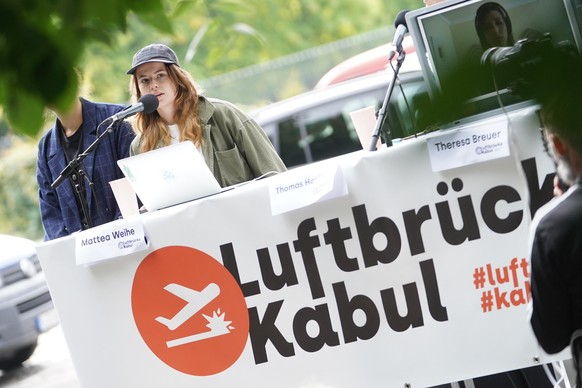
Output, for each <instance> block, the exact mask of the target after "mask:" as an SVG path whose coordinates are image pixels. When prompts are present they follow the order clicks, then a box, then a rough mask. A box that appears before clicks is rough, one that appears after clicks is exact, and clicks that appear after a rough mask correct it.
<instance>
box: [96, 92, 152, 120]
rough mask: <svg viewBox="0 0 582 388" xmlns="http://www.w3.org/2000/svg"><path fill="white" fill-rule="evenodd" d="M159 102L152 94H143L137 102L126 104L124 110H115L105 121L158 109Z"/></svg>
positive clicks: (148, 112) (121, 118)
mask: <svg viewBox="0 0 582 388" xmlns="http://www.w3.org/2000/svg"><path fill="white" fill-rule="evenodd" d="M158 105H160V102H159V101H158V98H157V97H156V96H155V95H153V94H144V95H143V96H141V98H140V99H139V100H138V101H137V103H135V104H133V105H130V106H128V107H127V108H125V109H124V110H122V111H120V112H117V113H116V114H114V115H113V116H111V117H109V118H108V119H107V120H106V121H109V120H111V121H112V122H116V121H120V120H123V119H124V118H126V117H129V116H133V115H134V114H136V113H138V112H144V113H145V114H150V113H152V112H153V111H155V110H156V109H158Z"/></svg>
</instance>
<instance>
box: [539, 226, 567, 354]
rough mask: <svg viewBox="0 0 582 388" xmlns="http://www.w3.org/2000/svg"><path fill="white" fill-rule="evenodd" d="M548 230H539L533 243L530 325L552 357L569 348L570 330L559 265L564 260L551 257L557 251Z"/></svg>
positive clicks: (563, 282)
mask: <svg viewBox="0 0 582 388" xmlns="http://www.w3.org/2000/svg"><path fill="white" fill-rule="evenodd" d="M558 228H559V226H558ZM548 229H550V231H551V229H555V227H545V228H544V227H542V228H538V230H537V232H536V235H535V237H534V241H533V244H532V251H531V294H532V302H533V312H532V317H531V325H532V328H533V331H534V334H535V336H536V338H537V340H538V342H539V344H540V346H541V347H542V349H544V351H546V352H547V353H549V354H553V353H558V352H560V351H561V350H563V349H564V348H565V347H566V346H568V344H569V341H570V333H571V328H570V312H569V301H568V290H567V282H566V280H565V279H564V278H563V276H562V274H561V272H560V270H559V266H558V263H559V262H561V261H562V260H561V259H563V258H561V257H556V256H555V255H553V254H552V252H554V253H557V252H558V251H559V250H558V251H556V250H555V246H554V244H553V240H554V238H553V237H552V236H551V233H548ZM550 245H551V246H550Z"/></svg>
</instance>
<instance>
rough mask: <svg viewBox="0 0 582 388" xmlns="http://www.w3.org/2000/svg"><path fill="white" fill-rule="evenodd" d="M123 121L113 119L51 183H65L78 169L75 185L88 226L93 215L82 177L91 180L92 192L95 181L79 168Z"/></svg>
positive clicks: (53, 184)
mask: <svg viewBox="0 0 582 388" xmlns="http://www.w3.org/2000/svg"><path fill="white" fill-rule="evenodd" d="M107 120H108V119H106V120H105V121H103V122H102V123H101V124H99V125H98V126H97V128H99V127H100V126H101V125H102V124H103V123H104V122H106V121H107ZM122 121H123V119H121V120H112V121H111V123H110V124H109V126H108V127H107V128H106V129H105V131H103V133H101V134H100V135H99V136H98V137H97V139H95V141H94V142H93V143H91V145H89V147H87V149H86V150H85V151H83V152H81V153H80V154H78V155H77V157H76V158H75V159H73V160H71V161H70V162H69V164H68V165H67V166H66V167H65V168H64V169H63V171H61V173H60V174H59V176H58V177H57V179H55V181H54V182H53V183H52V184H51V188H52V189H53V190H54V189H56V188H57V187H58V186H59V185H60V184H61V183H63V182H64V181H65V179H66V178H68V177H70V176H71V175H73V173H75V171H76V170H78V173H79V177H78V179H77V181H76V182H75V184H74V185H75V191H76V192H77V193H78V194H79V201H80V203H81V211H82V212H83V216H84V217H85V220H86V221H87V228H92V227H93V222H92V220H91V216H90V214H89V208H88V205H87V199H86V196H85V184H84V179H82V178H86V179H87V181H88V182H89V187H90V188H91V192H93V182H91V181H90V180H89V178H88V177H87V175H86V174H85V172H84V171H83V169H82V168H79V169H78V167H79V166H81V165H82V163H83V160H84V159H85V158H86V157H87V156H88V155H89V154H90V153H91V152H93V151H94V150H95V148H97V146H98V145H99V143H100V142H101V141H103V139H104V138H105V136H107V135H108V134H109V133H111V132H113V130H114V129H116V128H117V127H118V126H119V124H120V123H121V122H122Z"/></svg>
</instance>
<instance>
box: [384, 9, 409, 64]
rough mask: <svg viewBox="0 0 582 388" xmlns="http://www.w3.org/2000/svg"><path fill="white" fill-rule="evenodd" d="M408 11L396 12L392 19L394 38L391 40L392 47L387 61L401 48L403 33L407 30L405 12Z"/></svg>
mask: <svg viewBox="0 0 582 388" xmlns="http://www.w3.org/2000/svg"><path fill="white" fill-rule="evenodd" d="M408 12H409V11H408V10H407V9H405V10H403V11H400V12H398V15H396V19H394V28H396V32H395V33H394V39H393V40H392V47H391V48H390V52H389V53H388V62H390V61H392V59H394V56H395V55H396V53H397V52H400V51H401V50H402V41H403V40H404V35H406V33H407V32H408V26H407V25H406V14H407V13H408Z"/></svg>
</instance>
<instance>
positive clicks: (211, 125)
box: [130, 96, 287, 187]
mask: <svg viewBox="0 0 582 388" xmlns="http://www.w3.org/2000/svg"><path fill="white" fill-rule="evenodd" d="M198 113H199V115H200V124H201V125H202V147H201V151H202V155H203V156H204V160H205V161H206V164H207V165H208V167H209V168H210V171H212V173H213V174H214V176H215V177H216V180H217V181H218V183H219V184H220V185H221V186H222V187H226V186H231V185H235V184H237V183H241V182H246V181H249V180H252V179H254V178H258V177H260V176H262V175H264V174H267V173H272V172H283V171H286V170H287V168H286V167H285V164H284V163H283V161H282V160H281V158H280V157H279V155H278V154H277V152H276V151H275V148H274V147H273V144H272V143H271V141H270V140H269V138H268V137H267V135H266V134H265V132H264V131H263V129H262V128H261V127H260V126H259V125H258V124H257V123H256V122H255V121H254V120H253V119H251V118H250V117H249V116H248V115H247V114H245V113H244V112H243V111H241V110H240V109H239V108H237V107H236V106H235V105H233V104H231V103H229V102H228V101H223V100H219V99H214V98H206V97H203V96H200V101H199V103H198ZM140 143H141V135H139V134H138V135H137V137H136V138H135V139H134V140H133V142H132V143H131V149H130V155H137V154H138V153H139V148H140ZM160 147H163V144H162V143H161V141H160V143H158V145H157V147H156V148H160Z"/></svg>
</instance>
